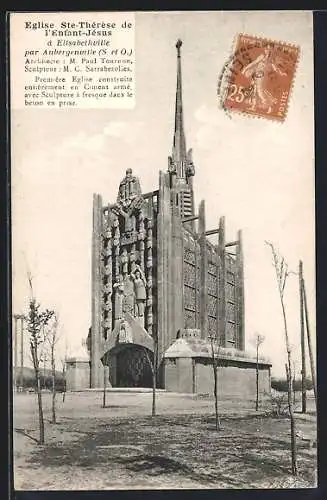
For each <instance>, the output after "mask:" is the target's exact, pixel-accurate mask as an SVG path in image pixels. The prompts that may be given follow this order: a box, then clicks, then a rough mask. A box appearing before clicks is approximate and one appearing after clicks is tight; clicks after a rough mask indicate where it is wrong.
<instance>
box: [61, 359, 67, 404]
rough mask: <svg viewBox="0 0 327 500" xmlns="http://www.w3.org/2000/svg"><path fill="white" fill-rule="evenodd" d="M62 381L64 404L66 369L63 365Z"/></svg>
mask: <svg viewBox="0 0 327 500" xmlns="http://www.w3.org/2000/svg"><path fill="white" fill-rule="evenodd" d="M62 380H63V384H64V390H63V393H62V402H63V403H64V402H65V397H66V368H65V365H64V367H63V369H62Z"/></svg>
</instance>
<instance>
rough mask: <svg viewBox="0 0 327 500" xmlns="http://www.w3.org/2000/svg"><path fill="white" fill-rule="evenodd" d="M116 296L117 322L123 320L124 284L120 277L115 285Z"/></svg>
mask: <svg viewBox="0 0 327 500" xmlns="http://www.w3.org/2000/svg"><path fill="white" fill-rule="evenodd" d="M113 289H114V294H115V320H116V321H117V320H119V319H122V318H123V302H124V283H123V277H122V276H121V275H119V277H118V280H117V281H116V283H114V284H113Z"/></svg>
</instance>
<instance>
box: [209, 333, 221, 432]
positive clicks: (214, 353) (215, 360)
mask: <svg viewBox="0 0 327 500" xmlns="http://www.w3.org/2000/svg"><path fill="white" fill-rule="evenodd" d="M209 340H210V344H211V361H212V369H213V382H214V386H213V393H214V397H215V425H216V431H219V430H220V416H219V409H218V366H219V353H220V346H221V342H220V339H219V340H218V342H217V341H216V337H213V336H210V337H209ZM215 341H216V342H215Z"/></svg>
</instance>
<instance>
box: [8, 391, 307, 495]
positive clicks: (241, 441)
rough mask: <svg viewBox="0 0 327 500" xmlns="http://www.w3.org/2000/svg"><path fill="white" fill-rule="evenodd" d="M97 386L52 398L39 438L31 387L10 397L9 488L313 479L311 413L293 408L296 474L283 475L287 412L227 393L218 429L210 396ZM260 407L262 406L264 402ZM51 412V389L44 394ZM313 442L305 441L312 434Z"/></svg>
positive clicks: (275, 483) (279, 484) (293, 483)
mask: <svg viewBox="0 0 327 500" xmlns="http://www.w3.org/2000/svg"><path fill="white" fill-rule="evenodd" d="M101 403H102V401H101V394H100V393H71V394H68V395H67V397H66V401H65V403H62V401H61V398H60V397H58V421H59V423H58V424H57V425H51V424H50V423H48V422H46V444H45V445H44V446H40V445H38V444H37V443H36V440H37V437H38V434H37V432H38V429H37V420H36V417H37V414H36V402H35V397H34V395H25V394H19V395H17V396H16V397H15V401H14V429H16V430H15V431H14V454H15V488H16V489H26V490H27V489H28V490H34V489H45V490H47V489H49V490H58V489H64V490H65V489H67V490H83V489H89V490H93V489H95V490H103V489H175V488H178V489H180V488H191V489H207V488H210V489H211V488H213V489H218V488H244V487H246V488H294V487H305V488H308V487H314V486H315V485H316V479H315V466H316V448H315V447H312V446H311V447H310V442H311V443H312V441H313V440H315V434H316V423H315V416H312V415H306V416H305V418H302V417H301V415H298V419H297V428H298V430H299V431H300V432H301V436H304V438H301V439H298V468H299V477H298V478H297V479H294V478H293V477H292V476H291V475H290V451H289V432H290V425H289V420H288V419H286V418H280V419H276V418H272V417H269V416H266V412H265V411H260V412H255V410H253V407H254V402H253V401H251V402H248V401H244V400H237V399H235V398H225V399H224V401H222V402H221V403H220V406H221V410H222V411H221V413H222V418H221V423H222V429H221V430H220V431H219V432H216V430H215V423H214V420H215V419H214V413H213V406H214V403H213V400H212V399H208V398H196V397H192V396H187V395H185V396H183V395H180V394H178V395H174V394H170V393H160V394H158V415H157V416H156V417H155V418H152V417H151V416H149V414H150V411H151V394H149V393H143V394H140V393H109V396H108V407H106V408H101ZM263 410H267V405H265V407H264V408H263ZM45 416H46V420H49V419H50V396H49V397H48V396H46V397H45ZM310 440H311V441H310Z"/></svg>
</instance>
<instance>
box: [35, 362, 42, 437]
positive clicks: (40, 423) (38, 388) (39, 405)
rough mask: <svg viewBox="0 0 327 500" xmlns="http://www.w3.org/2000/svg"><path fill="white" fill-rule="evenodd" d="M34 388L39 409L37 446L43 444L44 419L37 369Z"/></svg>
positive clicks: (37, 370)
mask: <svg viewBox="0 0 327 500" xmlns="http://www.w3.org/2000/svg"><path fill="white" fill-rule="evenodd" d="M35 377H36V386H37V402H38V409H39V426H40V440H39V444H44V418H43V407H42V392H41V380H40V372H39V369H36V370H35Z"/></svg>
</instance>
